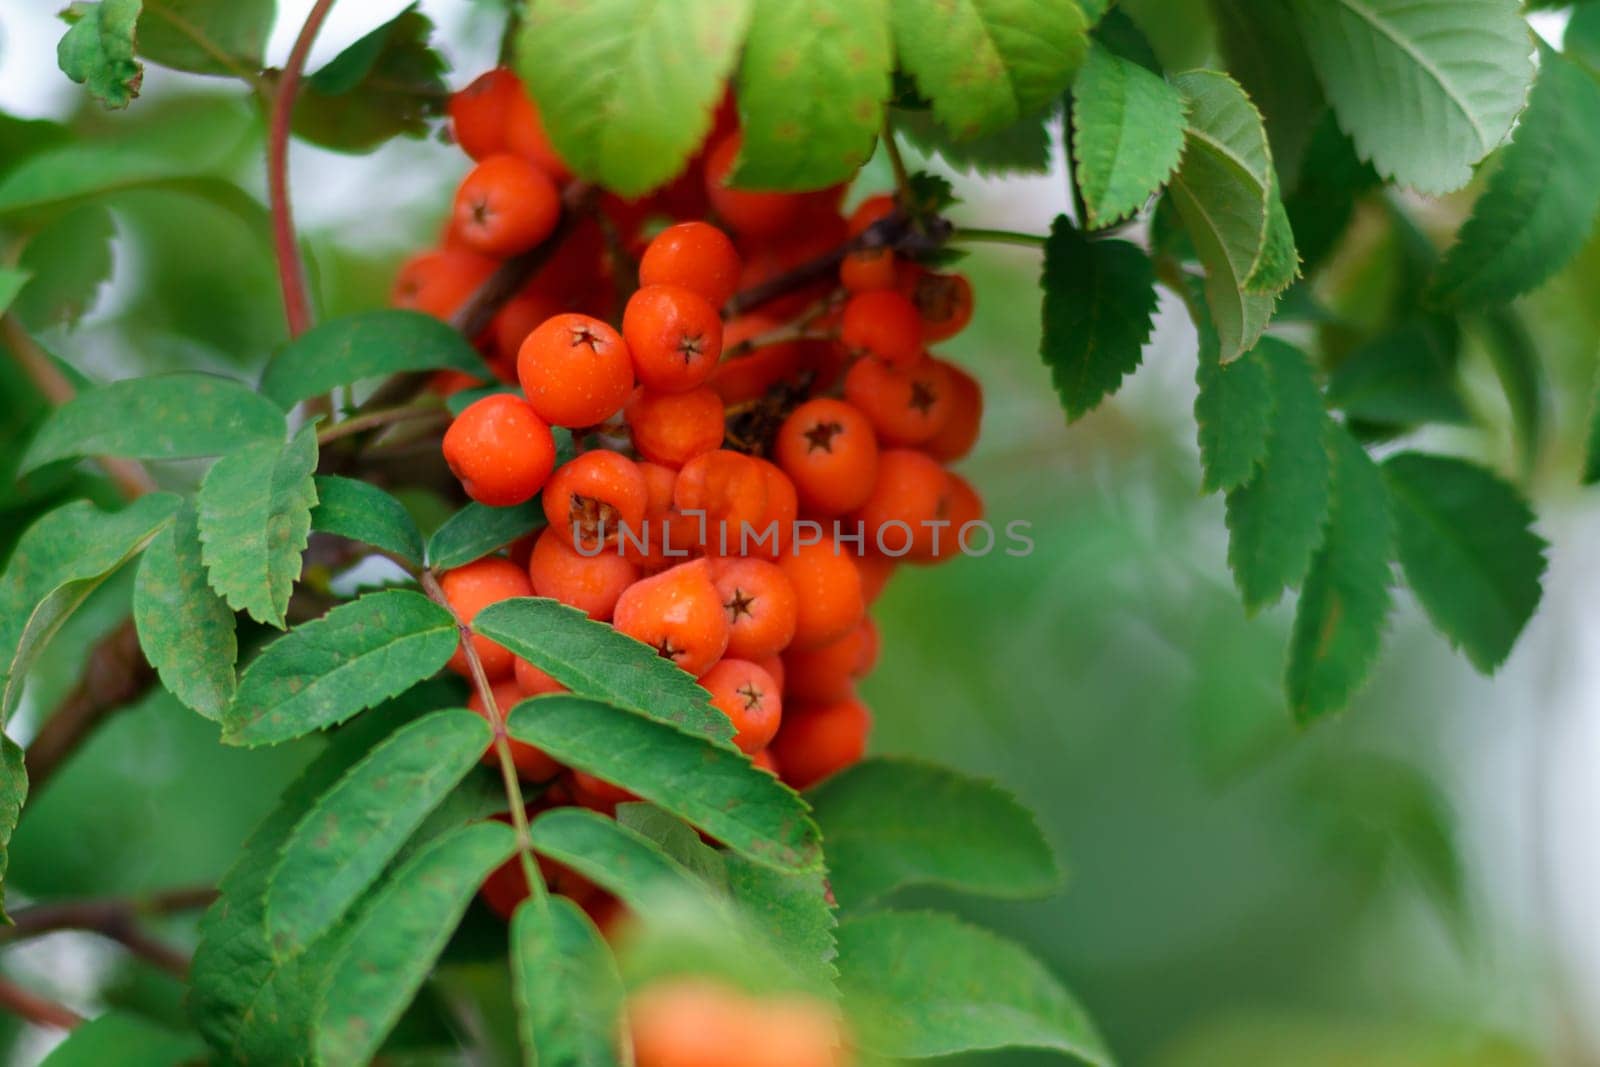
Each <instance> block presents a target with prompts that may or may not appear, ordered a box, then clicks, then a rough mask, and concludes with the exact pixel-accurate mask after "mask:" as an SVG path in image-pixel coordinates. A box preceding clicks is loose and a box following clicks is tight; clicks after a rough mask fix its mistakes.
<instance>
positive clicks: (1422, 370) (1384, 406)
mask: <svg viewBox="0 0 1600 1067" xmlns="http://www.w3.org/2000/svg"><path fill="white" fill-rule="evenodd" d="M1455 364H1456V353H1455V336H1454V331H1453V330H1452V329H1450V328H1448V327H1445V326H1443V325H1441V324H1440V323H1438V322H1435V321H1432V320H1429V319H1418V320H1414V321H1411V322H1407V323H1404V324H1403V325H1401V326H1398V327H1396V328H1395V329H1394V330H1391V331H1390V332H1388V333H1383V334H1379V335H1378V336H1377V337H1375V338H1373V339H1372V340H1371V341H1369V342H1367V343H1366V344H1364V345H1362V346H1361V347H1359V348H1357V349H1356V350H1355V351H1354V352H1351V353H1350V354H1349V355H1348V356H1346V357H1345V358H1344V361H1343V362H1342V363H1340V364H1339V366H1338V367H1336V368H1335V369H1334V372H1333V374H1332V375H1331V376H1330V377H1329V379H1328V404H1329V406H1331V407H1336V408H1339V409H1340V410H1341V411H1343V412H1344V413H1345V414H1346V415H1348V416H1350V417H1351V418H1353V419H1363V420H1366V421H1369V422H1375V423H1379V424H1382V425H1385V426H1413V425H1416V424H1417V423H1423V422H1441V423H1451V424H1461V423H1466V422H1470V421H1471V414H1470V413H1469V412H1468V411H1467V406H1466V402H1465V401H1464V400H1463V399H1462V398H1461V390H1460V388H1459V386H1458V384H1457V382H1456V376H1455V370H1456V368H1455Z"/></svg>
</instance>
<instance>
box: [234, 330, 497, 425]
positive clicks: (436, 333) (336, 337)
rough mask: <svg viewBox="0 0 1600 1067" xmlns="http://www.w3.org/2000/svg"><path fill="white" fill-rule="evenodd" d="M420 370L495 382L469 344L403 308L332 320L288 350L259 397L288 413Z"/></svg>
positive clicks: (266, 377)
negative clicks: (335, 392) (311, 400)
mask: <svg viewBox="0 0 1600 1067" xmlns="http://www.w3.org/2000/svg"><path fill="white" fill-rule="evenodd" d="M421 370H459V371H464V372H466V373H467V374H472V375H476V376H477V377H480V378H489V377H491V375H490V373H489V370H488V368H487V367H485V366H484V364H483V360H482V359H481V358H479V356H478V353H477V352H476V351H475V350H474V349H473V347H472V345H471V344H469V343H468V342H467V339H466V338H464V337H462V336H461V334H460V333H458V332H457V331H455V330H453V329H451V328H450V327H449V325H447V324H446V323H443V322H440V321H439V320H438V319H436V318H434V317H433V316H432V315H424V314H423V313H422V312H420V311H406V310H403V309H400V308H385V309H383V310H379V311H362V312H357V313H356V314H354V315H344V316H341V317H340V318H337V319H329V320H327V321H326V322H322V323H319V324H317V325H316V326H313V327H312V328H311V329H309V330H307V331H306V332H305V333H303V334H301V335H300V336H299V337H296V338H295V339H294V340H293V341H290V342H289V343H288V344H286V345H284V346H283V348H282V349H280V350H279V352H278V354H277V355H276V356H274V357H273V359H272V362H271V363H268V364H267V371H266V374H264V375H263V376H262V378H261V392H262V393H263V394H265V395H266V396H267V397H269V398H270V399H272V400H273V401H275V402H277V403H278V404H279V405H280V406H282V407H283V408H285V409H288V408H290V407H293V406H294V405H295V404H296V403H298V402H299V401H301V400H305V399H307V398H308V397H313V396H320V395H322V394H323V393H326V392H328V391H329V390H330V389H333V388H334V387H335V386H340V385H351V384H353V383H355V382H359V381H364V380H366V379H368V378H381V377H385V376H387V375H390V374H402V373H405V372H408V371H421Z"/></svg>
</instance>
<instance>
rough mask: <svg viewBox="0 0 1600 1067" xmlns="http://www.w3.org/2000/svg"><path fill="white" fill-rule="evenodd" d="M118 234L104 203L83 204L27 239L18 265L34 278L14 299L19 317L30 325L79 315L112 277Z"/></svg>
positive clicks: (69, 322)
mask: <svg viewBox="0 0 1600 1067" xmlns="http://www.w3.org/2000/svg"><path fill="white" fill-rule="evenodd" d="M116 235H117V227H116V224H115V223H114V222H113V221H112V219H111V212H110V211H108V210H106V208H105V206H104V205H103V204H84V205H81V206H79V207H77V208H73V209H71V210H69V211H67V212H66V213H65V214H64V215H62V216H61V217H59V218H56V219H53V220H52V221H51V222H50V223H49V224H48V225H46V226H45V227H44V228H43V229H41V230H39V231H37V232H36V233H34V234H33V236H31V237H30V238H28V243H27V244H26V245H25V246H24V247H23V249H22V256H21V258H20V259H18V261H17V265H18V266H19V267H20V268H21V269H22V270H23V271H25V272H26V273H28V274H31V275H32V276H33V279H32V281H30V282H29V283H28V287H27V288H26V289H25V290H23V292H22V295H21V296H19V297H18V298H17V303H16V308H15V314H16V316H17V318H19V319H21V320H22V321H23V323H25V324H26V325H27V326H28V327H29V328H31V329H34V330H45V329H48V328H49V327H51V326H61V325H72V324H74V323H76V322H77V321H78V320H79V319H81V318H82V317H83V316H84V314H85V313H86V312H88V310H89V309H90V308H91V307H93V306H94V302H95V298H96V296H98V295H99V292H100V287H101V286H102V285H104V284H105V282H106V281H107V280H109V279H110V277H111V267H112V257H111V242H112V240H113V239H114V238H115V237H116Z"/></svg>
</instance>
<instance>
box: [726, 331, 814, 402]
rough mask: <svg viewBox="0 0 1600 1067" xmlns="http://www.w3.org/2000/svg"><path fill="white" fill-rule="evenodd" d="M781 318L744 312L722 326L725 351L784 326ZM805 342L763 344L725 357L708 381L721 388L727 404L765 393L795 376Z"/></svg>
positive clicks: (804, 353)
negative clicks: (745, 351) (741, 353)
mask: <svg viewBox="0 0 1600 1067" xmlns="http://www.w3.org/2000/svg"><path fill="white" fill-rule="evenodd" d="M782 325H783V322H782V320H781V319H778V318H775V317H773V316H769V315H763V314H755V315H741V316H740V317H739V318H736V319H730V320H729V321H728V323H727V324H726V325H725V326H724V327H723V329H722V347H723V349H724V350H727V349H730V348H732V347H733V346H735V345H737V344H740V343H742V342H744V341H746V340H748V339H750V338H752V337H756V336H759V335H761V334H764V333H767V332H769V331H771V330H774V329H777V328H778V327H779V326H782ZM807 348H808V346H807V344H806V343H805V342H801V341H783V342H780V343H778V344H774V345H762V346H761V347H760V348H755V349H751V350H750V351H749V352H747V353H745V354H744V355H742V356H737V357H733V358H729V359H725V360H723V361H722V362H721V363H719V364H717V367H716V369H715V370H713V371H712V372H711V377H710V378H709V379H707V381H706V384H707V385H709V386H710V387H711V388H712V389H715V390H716V391H717V395H718V396H720V397H722V401H723V403H725V404H739V403H743V402H745V401H749V400H756V399H758V398H760V397H762V396H764V395H765V394H766V392H767V390H769V389H771V388H772V387H773V386H774V385H777V384H778V383H779V382H782V381H786V380H788V379H790V378H793V377H794V376H795V375H796V374H797V373H798V372H799V371H800V369H801V364H802V362H803V360H804V357H805V355H806V353H807Z"/></svg>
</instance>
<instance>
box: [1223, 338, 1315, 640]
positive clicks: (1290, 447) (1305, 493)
mask: <svg viewBox="0 0 1600 1067" xmlns="http://www.w3.org/2000/svg"><path fill="white" fill-rule="evenodd" d="M1257 349H1258V351H1259V352H1260V353H1261V356H1262V359H1263V361H1264V362H1265V364H1266V370H1267V381H1268V383H1269V384H1270V386H1271V388H1272V422H1271V429H1270V430H1269V432H1268V434H1267V449H1266V453H1265V455H1264V456H1263V459H1262V463H1261V467H1260V469H1259V470H1258V471H1257V472H1256V474H1255V476H1254V477H1253V478H1251V479H1250V481H1248V482H1246V483H1245V484H1244V485H1243V486H1241V487H1239V488H1237V489H1233V490H1230V491H1229V493H1228V533H1229V540H1228V565H1229V566H1230V567H1232V568H1233V577H1234V581H1235V582H1236V583H1237V584H1238V586H1239V592H1240V593H1241V594H1243V596H1244V602H1245V606H1246V607H1248V608H1250V609H1252V610H1254V609H1256V608H1260V607H1263V606H1265V605H1269V604H1272V603H1273V602H1275V601H1276V600H1277V599H1278V597H1279V596H1280V595H1281V594H1282V592H1283V590H1284V587H1286V586H1291V585H1296V584H1298V583H1299V581H1300V579H1301V578H1303V577H1305V574H1306V571H1307V569H1308V568H1309V567H1310V566H1311V556H1312V553H1314V552H1315V551H1316V550H1317V546H1318V545H1319V544H1320V543H1321V541H1322V524H1323V520H1324V519H1325V518H1326V517H1327V514H1328V481H1329V466H1330V464H1329V460H1328V451H1327V430H1328V422H1327V416H1326V415H1325V414H1324V413H1323V410H1322V393H1321V392H1320V391H1319V390H1318V389H1317V383H1316V380H1315V379H1314V378H1312V376H1311V365H1310V364H1309V363H1308V362H1307V361H1306V357H1305V355H1304V354H1303V353H1302V352H1301V351H1300V350H1299V349H1297V348H1295V347H1294V346H1292V345H1289V344H1286V343H1285V342H1283V341H1279V340H1277V339H1276V338H1272V337H1267V338H1263V339H1262V341H1261V344H1260V345H1258V346H1257Z"/></svg>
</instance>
